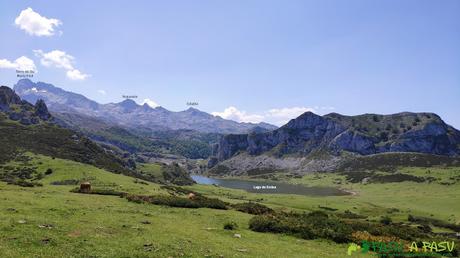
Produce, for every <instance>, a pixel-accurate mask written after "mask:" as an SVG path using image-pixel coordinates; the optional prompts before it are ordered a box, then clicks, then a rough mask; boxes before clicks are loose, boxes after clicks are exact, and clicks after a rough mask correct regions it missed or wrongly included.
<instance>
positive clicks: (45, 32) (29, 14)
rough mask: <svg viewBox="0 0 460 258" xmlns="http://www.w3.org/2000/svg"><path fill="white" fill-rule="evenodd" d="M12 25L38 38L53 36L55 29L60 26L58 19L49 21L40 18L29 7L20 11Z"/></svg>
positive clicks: (42, 17)
mask: <svg viewBox="0 0 460 258" xmlns="http://www.w3.org/2000/svg"><path fill="white" fill-rule="evenodd" d="M14 23H15V24H16V26H18V27H19V28H20V29H22V30H25V31H26V32H27V33H28V34H29V35H33V36H39V37H40V36H52V35H54V29H55V27H57V26H59V25H61V24H62V22H61V21H60V20H58V19H49V18H46V17H44V16H41V15H40V14H39V13H37V12H34V10H32V8H30V7H29V8H27V9H24V10H22V11H21V13H20V14H19V16H18V17H16V19H15V20H14Z"/></svg>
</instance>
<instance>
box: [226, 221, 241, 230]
mask: <svg viewBox="0 0 460 258" xmlns="http://www.w3.org/2000/svg"><path fill="white" fill-rule="evenodd" d="M237 228H238V225H237V224H236V223H235V222H233V221H230V222H226V223H225V224H224V229H225V230H234V229H237Z"/></svg>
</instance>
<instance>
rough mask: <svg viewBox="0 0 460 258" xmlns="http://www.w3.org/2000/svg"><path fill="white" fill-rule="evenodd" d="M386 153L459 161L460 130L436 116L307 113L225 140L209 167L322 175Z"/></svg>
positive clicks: (237, 170)
mask: <svg viewBox="0 0 460 258" xmlns="http://www.w3.org/2000/svg"><path fill="white" fill-rule="evenodd" d="M386 153H421V154H430V155H441V156H451V157H458V156H459V155H460V131H458V130H457V129H455V128H453V127H452V126H449V125H447V124H446V123H445V122H444V121H443V120H442V119H441V118H440V117H439V116H438V115H436V114H433V113H410V112H403V113H398V114H392V115H377V114H364V115H358V116H344V115H340V114H337V113H331V114H328V115H324V116H319V115H316V114H314V113H311V112H306V113H304V114H302V115H301V116H299V117H297V118H296V119H292V120H291V121H289V122H288V123H287V124H286V125H284V126H282V127H280V128H278V129H276V130H273V131H270V132H262V133H250V134H231V135H225V136H223V137H222V138H221V139H220V141H219V143H218V144H217V145H216V146H215V147H214V150H213V156H212V157H211V159H210V161H209V164H208V165H209V167H214V166H215V165H216V164H219V168H220V169H221V170H224V171H227V172H228V171H233V172H234V173H242V172H244V171H248V170H254V169H257V170H263V169H269V170H273V169H290V170H301V171H322V170H331V169H336V168H337V167H338V166H340V164H342V163H343V162H345V161H347V160H349V158H350V157H362V156H375V155H379V154H386ZM425 159H426V157H425ZM426 160H427V161H428V160H429V159H426ZM394 162H396V160H394ZM387 164H388V165H391V162H387ZM215 172H217V173H220V172H219V171H215Z"/></svg>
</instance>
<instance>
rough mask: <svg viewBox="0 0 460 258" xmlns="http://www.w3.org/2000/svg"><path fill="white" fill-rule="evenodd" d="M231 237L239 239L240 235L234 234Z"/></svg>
mask: <svg viewBox="0 0 460 258" xmlns="http://www.w3.org/2000/svg"><path fill="white" fill-rule="evenodd" d="M233 237H234V238H241V234H234V235H233Z"/></svg>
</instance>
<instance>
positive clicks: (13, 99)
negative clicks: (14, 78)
mask: <svg viewBox="0 0 460 258" xmlns="http://www.w3.org/2000/svg"><path fill="white" fill-rule="evenodd" d="M21 103H22V101H21V98H20V97H19V96H18V95H16V93H15V92H14V91H13V90H12V89H10V88H9V87H7V86H1V87H0V110H3V111H7V110H9V108H10V106H11V105H12V104H16V105H20V104H21Z"/></svg>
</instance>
